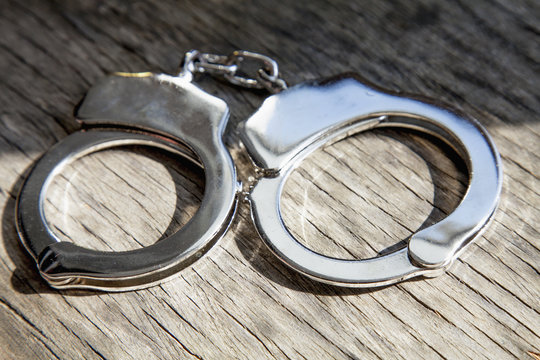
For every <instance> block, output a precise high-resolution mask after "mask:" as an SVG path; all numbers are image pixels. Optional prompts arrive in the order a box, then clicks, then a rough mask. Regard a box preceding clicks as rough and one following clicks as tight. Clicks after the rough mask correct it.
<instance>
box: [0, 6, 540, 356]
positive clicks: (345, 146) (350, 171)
mask: <svg viewBox="0 0 540 360" xmlns="http://www.w3.org/2000/svg"><path fill="white" fill-rule="evenodd" d="M0 8H1V12H0V33H1V34H2V36H0V54H1V55H0V69H1V71H0V87H1V91H0V209H2V210H1V214H2V227H1V233H0V234H1V235H0V237H1V241H0V276H1V278H2V279H3V280H2V281H0V309H1V310H0V349H2V352H1V357H3V358H7V359H29V358H37V359H54V358H58V359H79V358H83V359H131V358H135V359H140V358H144V359H154V358H155V359H178V358H181V359H183V358H186V359H190V358H195V359H230V358H239V359H263V358H270V359H272V358H276V359H301V358H304V359H329V358H336V359H342V358H361V359H364V358H384V359H387V358H397V359H399V358H403V359H410V358H430V359H431V358H433V359H436V358H448V359H462V358H473V359H481V358H487V359H506V358H520V359H528V358H531V359H534V358H538V356H540V355H538V354H539V353H540V302H539V300H538V299H540V282H539V268H538V266H539V263H540V242H539V238H540V236H539V235H540V234H539V233H540V231H539V230H540V228H539V226H538V223H539V220H540V210H539V208H540V197H539V189H540V187H539V183H540V182H539V178H538V177H539V174H540V161H539V157H540V142H539V138H540V122H539V113H540V91H539V84H540V76H539V73H540V72H539V67H538V64H539V60H540V47H539V46H538V44H539V43H540V41H539V34H540V22H539V20H538V19H539V18H540V7H539V6H538V3H537V2H534V1H526V0H519V1H512V2H509V1H503V0H480V1H474V2H471V1H462V0H459V1H453V2H443V1H427V0H425V1H420V2H415V3H411V2H407V1H401V0H400V1H393V2H380V1H367V2H358V3H351V2H346V1H337V2H331V3H330V2H328V3H327V2H323V1H298V2H291V3H282V4H275V3H274V2H264V1H254V2H246V3H240V2H235V1H221V0H212V1H204V2H195V1H188V2H175V1H171V0H163V1H146V2H142V1H137V2H122V1H108V2H101V1H89V2H83V3H77V2H70V1H63V0H57V1H22V2H20V1H18V2H17V1H8V0H4V1H2V2H0ZM192 48H197V49H200V50H203V51H212V52H217V53H229V52H230V51H232V50H234V49H248V50H252V51H258V52H262V53H265V54H268V55H270V56H272V57H274V58H276V59H277V60H278V62H279V63H280V64H281V69H282V73H283V76H284V77H285V78H286V79H287V80H288V81H289V82H290V83H293V84H294V83H298V82H301V81H304V80H307V79H314V78H318V77H324V76H330V75H334V74H337V73H340V72H344V71H356V72H358V73H360V74H362V75H363V76H364V77H366V78H368V79H369V80H370V81H372V82H375V83H377V84H379V85H381V86H384V87H387V88H391V89H394V90H398V89H399V90H403V91H405V92H412V93H420V94H423V95H426V96H431V97H434V98H437V99H441V100H444V101H446V102H448V103H450V104H452V105H454V106H457V107H459V108H461V109H463V110H464V111H465V112H467V113H469V114H471V115H472V116H474V117H476V118H478V119H479V121H480V122H481V123H482V124H483V125H484V126H485V127H486V128H487V129H488V130H489V132H490V134H491V135H492V136H493V138H494V141H495V143H496V145H497V147H498V149H499V151H500V153H501V156H502V159H503V165H504V171H505V176H504V188H503V196H502V201H501V205H500V207H499V209H498V211H497V213H496V215H495V219H494V221H493V223H492V225H491V226H490V228H489V229H488V230H487V232H486V233H485V234H484V235H483V236H482V237H481V238H480V239H478V240H477V241H476V242H475V243H474V244H472V245H471V246H470V247H469V248H468V249H467V251H466V252H465V253H464V254H463V256H462V257H461V258H460V259H459V260H458V261H457V262H456V264H455V265H454V266H453V267H452V268H451V270H450V271H448V272H447V273H446V274H444V275H442V276H440V277H438V278H435V279H428V280H419V281H409V282H405V283H402V284H399V285H395V286H389V287H386V288H383V289H371V290H353V289H342V288H337V287H332V286H327V285H324V284H319V283H316V282H313V281H311V280H309V279H306V278H304V277H303V276H301V275H298V274H296V273H294V272H292V271H290V270H289V269H288V268H286V267H285V266H284V265H282V264H281V263H279V262H278V261H277V260H276V259H275V258H274V256H273V255H272V254H270V253H269V251H268V250H267V249H266V248H265V246H264V245H263V243H262V242H261V240H260V239H259V238H258V237H257V235H256V232H255V230H254V228H253V226H252V225H251V222H250V216H249V211H248V208H247V205H246V204H244V203H243V204H241V206H240V208H239V213H238V216H237V220H236V222H235V225H234V227H233V228H232V229H231V230H230V231H229V232H228V233H227V235H226V236H225V237H224V238H223V239H222V240H221V241H220V242H219V243H218V244H217V245H216V246H215V247H214V248H213V249H211V250H210V252H209V253H208V254H207V255H206V256H204V257H203V258H202V259H201V260H199V261H197V262H196V263H195V264H193V265H192V266H190V267H189V268H187V269H185V270H184V271H182V272H181V273H180V274H179V276H178V277H177V278H175V279H173V280H171V281H168V282H166V283H164V284H162V285H160V286H155V287H152V288H150V289H146V290H141V291H136V292H126V293H117V294H108V293H98V292H91V291H56V290H53V289H50V288H49V287H48V286H47V285H46V284H45V283H44V282H43V281H42V280H41V279H40V278H39V276H38V274H37V272H36V271H35V265H34V264H33V262H32V261H31V260H30V258H29V256H27V254H26V253H25V251H24V250H23V249H22V248H21V246H20V245H19V243H18V239H17V235H16V231H15V226H14V215H13V214H14V201H15V196H16V193H17V191H18V190H19V188H20V185H21V181H22V179H23V176H24V174H25V172H26V171H27V170H28V169H29V167H30V166H31V165H32V164H33V162H34V161H35V160H36V159H37V158H38V157H39V156H40V155H41V154H43V153H44V152H45V151H46V150H47V149H48V148H49V147H50V146H51V145H53V144H54V143H56V142H57V141H59V140H60V139H62V138H63V137H65V136H66V135H67V134H68V133H70V132H72V131H73V130H75V129H76V125H75V124H74V122H73V119H72V115H71V114H72V111H73V108H74V106H75V105H76V104H77V103H78V101H79V100H80V99H81V97H82V96H83V94H84V93H85V91H86V90H87V89H88V88H89V87H90V86H91V85H92V84H93V83H95V82H96V81H97V79H99V78H100V77H102V76H104V75H105V74H107V73H109V72H113V71H149V70H150V71H155V72H160V71H161V72H168V73H171V72H173V71H174V70H175V68H176V66H177V65H178V62H179V60H180V59H181V56H182V54H183V52H184V51H186V50H189V49H192ZM198 83H199V85H200V86H201V87H203V88H204V89H205V90H206V91H208V92H210V93H212V94H215V95H217V96H219V97H221V98H223V99H224V100H226V101H227V103H228V104H229V106H230V108H231V111H232V118H231V122H230V126H229V128H228V131H227V138H226V140H227V143H228V145H229V147H230V149H231V151H232V153H233V156H234V158H235V162H236V164H237V166H238V170H239V175H240V177H241V178H242V179H247V177H248V176H249V175H250V165H249V159H248V158H247V156H246V154H245V153H244V152H243V150H242V148H241V147H239V146H238V145H237V140H236V125H237V124H238V122H239V121H241V120H242V119H245V118H246V117H247V116H249V114H250V113H252V112H253V110H254V109H255V108H256V107H257V106H258V104H260V102H261V101H262V100H263V99H264V94H261V93H253V92H249V91H246V90H241V89H238V88H234V87H231V86H228V85H226V84H224V83H220V82H216V81H214V80H211V79H208V78H201V79H199V81H198ZM466 183H467V177H466V176H465V174H464V167H463V164H462V163H461V161H460V160H459V159H458V158H457V156H456V154H454V153H453V152H452V151H451V150H450V149H449V148H448V147H446V146H445V145H443V144H442V143H440V142H438V141H435V140H433V139H430V138H426V137H423V136H421V135H419V134H417V133H414V132H402V131H395V130H384V131H382V130H381V131H372V132H368V133H364V134H359V135H356V136H354V137H352V138H349V139H347V140H344V141H341V142H339V143H337V144H334V145H332V146H331V147H328V148H326V149H321V150H319V151H317V152H316V153H314V154H313V155H311V156H310V157H309V158H308V159H307V160H306V161H305V162H304V163H303V164H302V165H301V166H300V168H299V169H297V170H296V171H295V172H294V173H293V175H292V176H291V177H290V179H289V180H288V182H287V185H286V189H285V194H284V195H283V197H284V214H285V221H286V224H287V226H288V227H289V228H290V229H291V231H292V232H293V233H294V234H295V235H296V236H298V237H299V238H301V239H302V240H301V241H302V242H303V243H304V244H305V245H306V246H309V247H310V248H312V249H314V250H316V251H318V252H321V253H324V254H327V255H332V256H337V257H341V258H365V257H371V256H376V255H377V254H381V253H385V252H387V251H390V250H392V249H395V248H396V246H403V244H404V241H406V239H407V237H408V236H409V235H410V234H411V233H413V232H414V231H416V230H417V229H419V228H422V227H425V226H427V225H429V224H431V223H433V222H436V221H438V220H440V219H441V218H443V217H444V216H445V215H446V214H448V213H449V212H451V211H452V209H453V208H455V206H456V205H457V204H458V202H459V199H460V197H461V196H462V195H463V193H464V191H465V188H466ZM203 191H204V174H203V173H202V172H201V171H200V170H199V169H197V168H194V167H193V166H190V165H189V164H186V163H185V162H181V161H178V159H176V158H174V157H171V156H169V155H167V154H166V153H163V152H160V151H156V150H151V149H148V148H144V147H137V148H133V147H129V148H118V149H115V150H108V151H103V152H100V153H95V154H92V155H90V156H87V157H85V158H83V159H81V160H79V161H77V162H76V163H74V164H72V165H71V166H70V167H69V168H67V169H66V170H65V171H64V172H62V174H60V175H59V176H57V178H56V179H55V182H54V184H53V186H52V187H51V189H50V190H49V192H48V193H47V203H46V205H47V206H46V215H47V218H48V219H49V221H50V222H51V223H52V224H54V228H55V231H56V232H57V233H58V234H59V236H61V237H62V238H63V239H65V240H66V241H74V242H75V243H77V244H81V245H85V246H88V247H92V248H95V249H101V250H114V251H118V250H126V249H133V248H137V247H140V246H145V245H148V244H151V243H153V242H154V241H158V240H159V239H160V238H162V237H164V236H167V234H170V233H172V232H174V231H175V230H177V229H178V228H179V227H181V226H182V224H185V222H186V221H187V220H188V219H189V218H190V216H192V215H193V214H194V212H195V211H196V209H197V206H198V204H199V202H200V199H201V197H202V195H203Z"/></svg>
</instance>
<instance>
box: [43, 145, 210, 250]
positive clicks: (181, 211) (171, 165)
mask: <svg viewBox="0 0 540 360" xmlns="http://www.w3.org/2000/svg"><path fill="white" fill-rule="evenodd" d="M203 194H204V171H203V170H202V169H201V168H200V167H198V165H195V164H194V163H192V162H190V161H188V160H186V159H184V158H182V157H180V156H178V155H176V154H172V153H170V152H167V151H165V150H160V149H156V148H153V147H149V146H135V145H130V146H122V147H115V148H112V149H108V150H102V151H98V152H95V153H92V154H90V155H87V156H84V157H82V158H80V159H78V160H76V161H74V162H72V163H71V164H69V165H67V166H66V167H64V168H63V169H62V171H61V172H60V174H58V175H56V176H55V177H54V178H53V180H52V182H51V184H50V185H49V187H48V189H47V192H46V194H45V201H44V204H43V205H44V213H45V218H46V220H47V223H48V226H49V228H50V229H51V230H52V231H53V232H54V233H55V235H56V236H57V238H58V239H59V240H60V241H68V242H73V243H75V244H77V245H80V246H83V247H86V248H89V249H94V250H101V251H127V250H133V249H137V248H141V247H145V246H148V245H151V244H153V243H155V242H156V240H159V239H162V238H165V237H167V236H168V235H171V234H173V233H175V232H176V231H177V230H178V229H179V228H181V227H182V226H183V225H185V224H186V223H187V222H188V221H189V219H190V218H191V217H192V216H193V215H194V214H195V212H196V211H197V210H198V208H199V205H200V203H201V199H202V197H203Z"/></svg>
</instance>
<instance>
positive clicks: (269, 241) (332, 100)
mask: <svg viewBox="0 0 540 360" xmlns="http://www.w3.org/2000/svg"><path fill="white" fill-rule="evenodd" d="M246 59H247V60H250V61H255V62H258V63H260V64H262V66H261V67H260V68H259V70H258V71H257V73H256V74H255V75H253V76H248V75H245V74H243V73H242V72H241V70H242V64H243V63H244V61H245V60H246ZM194 73H209V74H211V75H217V76H221V77H223V78H224V79H225V80H227V81H229V82H231V83H232V84H235V85H239V86H243V87H248V88H259V89H267V90H268V91H270V92H271V93H275V94H274V95H271V96H269V97H268V98H267V99H266V100H265V101H264V103H263V104H262V105H261V107H260V108H259V109H258V110H257V111H256V112H255V113H254V114H253V115H252V116H251V117H250V118H249V119H247V120H246V121H244V122H243V123H241V125H240V128H239V133H240V140H241V141H242V143H243V144H244V145H245V148H246V150H247V152H248V153H249V156H250V157H251V159H252V161H253V164H254V165H255V167H256V171H257V173H258V174H259V175H260V176H259V177H258V179H257V182H256V183H255V184H254V186H253V187H252V189H251V191H250V193H249V194H248V195H247V198H248V200H249V203H250V205H251V214H252V218H253V221H254V223H255V226H256V229H257V231H258V233H259V235H260V237H261V238H262V239H263V240H264V242H265V243H266V245H268V247H269V248H270V249H271V250H272V252H273V253H274V254H275V255H277V257H278V258H279V259H280V260H281V261H283V262H284V263H285V264H287V265H288V266H290V267H291V268H293V269H294V270H296V271H299V272H300V273H302V274H304V275H307V276H309V277H310V278H313V279H315V280H318V281H322V282H325V283H330V284H334V285H339V286H349V287H377V286H384V285H389V284H393V283H397V282H400V281H403V280H405V279H409V278H412V277H417V276H428V277H433V276H437V275H440V274H441V273H443V272H444V271H445V270H446V269H447V268H448V267H449V266H450V265H451V264H452V262H453V261H454V260H455V259H456V258H457V257H458V256H459V255H460V253H461V252H462V251H463V249H464V248H465V246H466V245H467V244H469V243H470V242H471V241H472V240H474V239H475V238H477V237H478V236H479V235H480V234H481V233H482V231H483V230H484V229H485V228H486V227H487V225H488V222H489V220H490V218H491V217H492V216H493V213H494V211H495V209H496V207H497V203H498V201H499V197H500V193H501V187H502V168H501V162H500V158H499V154H498V152H497V150H496V148H495V146H494V144H493V142H492V140H491V139H490V137H489V135H488V134H487V132H486V130H485V129H484V128H482V126H481V125H480V124H479V123H478V122H476V121H475V120H473V119H470V118H466V117H464V116H463V115H461V114H460V113H458V112H457V111H455V110H453V109H451V108H449V107H447V106H442V105H440V104H437V103H436V102H434V101H432V100H427V99H419V98H411V97H404V96H401V95H398V94H395V93H392V92H390V91H386V90H383V89H380V88H378V87H376V86H373V85H371V84H369V85H368V84H366V82H365V81H364V80H362V79H361V78H360V77H359V76H357V75H352V74H345V75H340V76H336V77H332V78H329V79H325V80H322V81H310V82H307V83H302V84H299V85H296V86H293V87H291V88H287V85H286V83H285V82H284V81H283V80H282V79H281V78H280V77H279V71H278V66H277V63H276V62H275V61H274V60H272V59H271V58H269V57H267V56H264V55H260V54H256V53H252V52H247V51H235V52H234V53H233V54H231V55H230V56H221V55H214V54H204V53H200V52H198V51H190V52H188V53H186V56H185V59H184V62H183V66H182V68H181V71H180V72H179V74H178V75H177V76H170V75H165V74H153V73H134V74H132V73H116V74H113V75H110V76H108V77H106V78H104V79H102V80H101V81H99V82H98V83H97V84H96V85H94V86H93V87H92V88H91V89H90V90H89V92H88V94H87V95H86V97H85V98H84V100H83V102H82V103H81V104H80V106H79V108H78V109H77V112H76V118H77V120H78V121H80V122H81V124H82V130H80V131H77V132H75V133H73V134H71V135H69V136H67V137H66V138H64V139H63V140H61V141H60V142H59V143H57V144H56V145H54V146H53V147H52V148H51V149H50V150H49V151H47V152H46V153H45V155H43V156H42V157H41V158H40V159H39V160H38V161H37V162H36V163H35V165H34V167H33V169H32V170H31V172H30V173H29V175H28V178H27V179H26V181H25V182H24V184H23V186H22V189H21V191H20V194H19V196H18V199H17V207H16V213H17V214H16V219H17V230H18V233H19V237H20V240H21V241H22V243H23V244H24V246H25V248H26V249H27V250H28V252H29V253H30V255H31V256H32V257H33V258H34V260H35V261H36V263H37V266H38V269H39V272H40V274H41V276H42V277H43V278H44V279H45V280H46V281H47V282H48V283H49V285H50V286H52V287H54V288H58V289H65V288H90V289H98V290H105V291H125V290H132V289H140V288H145V287H148V286H151V285H154V284H157V283H159V282H161V281H164V280H165V279H167V278H170V277H171V276H173V275H175V274H176V273H178V272H179V271H180V270H181V269H183V268H185V267H186V266H188V265H189V264H191V263H193V262H194V261H195V260H197V259H198V258H200V257H201V256H202V255H203V254H204V253H205V252H206V251H207V250H208V249H209V248H210V247H211V246H212V245H213V244H215V242H216V241H217V240H218V239H219V238H221V237H222V236H223V235H224V234H225V232H226V231H227V228H228V226H229V225H230V223H231V221H232V219H233V216H234V214H235V210H236V204H237V200H238V197H239V194H240V193H241V186H240V183H239V181H238V179H237V176H236V170H235V166H234V163H233V160H232V158H231V156H230V154H229V152H228V150H227V148H226V147H225V146H224V144H223V132H224V129H225V126H226V123H227V120H228V118H229V110H228V107H227V104H226V103H225V102H224V101H223V100H221V99H219V98H217V97H214V96H212V95H210V94H208V93H206V92H204V91H203V90H201V89H199V88H198V87H196V86H195V85H194V84H193V83H192V80H193V74H194ZM376 127H403V128H411V129H415V130H418V131H421V132H424V133H428V134H431V135H434V136H436V137H438V138H440V139H442V140H443V141H445V142H446V143H448V144H449V145H450V146H452V147H453V148H454V149H455V150H456V151H457V152H458V154H459V155H460V156H461V157H462V158H463V159H464V160H465V162H466V165H467V169H468V175H469V184H468V189H467V192H466V194H465V195H464V197H463V199H462V200H461V203H460V204H459V205H458V206H457V208H456V209H455V210H454V211H453V212H452V213H451V214H450V215H448V216H447V217H446V218H444V219H443V220H441V221H440V222H438V223H436V224H433V225H431V226H429V227H427V228H425V229H423V230H421V231H419V232H417V233H415V234H413V235H412V236H411V237H410V239H409V243H408V246H407V247H405V248H403V249H400V250H397V251H395V252H393V253H390V254H387V255H384V256H380V257H376V258H371V259H365V260H342V259H335V258H331V257H328V256H323V255H321V254H318V253H316V252H314V251H312V250H309V249H308V248H306V247H304V246H303V245H301V244H300V243H299V242H298V241H297V240H296V239H295V238H294V237H293V235H292V234H291V233H290V232H289V231H288V230H287V228H286V226H285V225H284V223H283V219H282V216H281V206H280V202H281V193H282V191H283V186H284V184H285V181H286V179H287V177H288V176H289V175H290V174H291V172H292V171H293V170H294V169H295V168H296V167H297V166H298V165H299V163H300V162H301V161H302V160H303V159H305V158H306V157H307V156H308V155H309V154H311V153H312V152H313V151H314V150H316V149H318V148H320V147H322V146H327V145H329V144H331V143H333V142H335V141H337V140H340V139H343V138H344V137H347V136H350V135H352V134H355V133H359V132H362V131H365V130H368V129H373V128H376ZM128 144H143V145H148V146H154V147H158V148H162V149H165V150H167V151H170V152H172V153H174V154H176V155H178V156H182V157H184V158H186V159H188V160H189V161H192V162H194V163H196V164H198V165H199V166H201V167H202V168H203V169H204V172H205V179H206V183H205V194H204V198H203V200H202V203H201V205H200V208H199V210H198V211H197V212H196V213H195V215H194V216H193V218H192V219H191V220H190V221H189V222H188V223H187V224H186V225H185V226H184V227H182V228H181V229H180V230H179V231H177V232H176V233H175V234H173V235H171V236H169V237H167V238H165V239H163V240H161V241H158V242H156V243H155V244H153V245H150V246H148V247H145V248H141V249H137V250H132V251H123V252H103V251H95V250H90V249H86V248H83V247H80V246H78V245H75V244H73V243H70V242H61V241H60V240H59V239H58V238H57V237H56V235H55V234H54V233H53V231H52V230H51V228H50V227H49V225H48V224H47V221H46V219H45V217H44V211H43V204H44V196H45V193H46V191H47V188H48V186H49V184H50V183H51V180H52V178H53V177H54V176H55V174H58V173H59V172H60V171H61V170H62V168H63V167H65V166H66V165H67V164H69V163H70V162H73V161H75V160H76V159H78V158H80V157H82V156H84V155H87V154H90V153H93V152H96V151H99V150H103V149H107V148H111V147H115V146H122V145H128Z"/></svg>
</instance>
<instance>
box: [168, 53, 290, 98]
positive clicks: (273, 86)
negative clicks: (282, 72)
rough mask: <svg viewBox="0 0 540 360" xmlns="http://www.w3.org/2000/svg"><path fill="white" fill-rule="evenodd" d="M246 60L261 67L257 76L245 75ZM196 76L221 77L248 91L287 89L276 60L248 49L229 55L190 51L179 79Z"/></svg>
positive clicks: (189, 78) (274, 91)
mask: <svg viewBox="0 0 540 360" xmlns="http://www.w3.org/2000/svg"><path fill="white" fill-rule="evenodd" d="M246 60H250V61H255V62H257V63H259V64H260V65H261V66H260V67H258V68H257V71H256V73H255V74H251V75H249V74H242V72H246V69H245V67H244V66H243V64H244V63H245V61H246ZM194 73H208V74H211V75H214V76H222V77H223V78H224V79H226V80H227V81H228V82H230V83H231V84H234V85H238V86H242V87H245V88H252V89H266V90H268V91H269V92H271V93H276V92H279V91H282V90H284V89H286V88H287V83H286V82H285V81H284V80H283V79H281V78H280V77H279V69H278V64H277V62H276V61H275V60H273V59H272V58H270V57H268V56H266V55H262V54H258V53H254V52H251V51H245V50H236V51H234V52H233V53H231V54H230V55H228V56H226V55H216V54H208V53H201V52H199V51H197V50H191V51H188V52H187V53H186V55H185V57H184V62H183V64H182V68H181V70H180V72H179V75H178V76H180V77H183V78H186V79H188V80H190V81H191V78H192V76H193V74H194Z"/></svg>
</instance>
